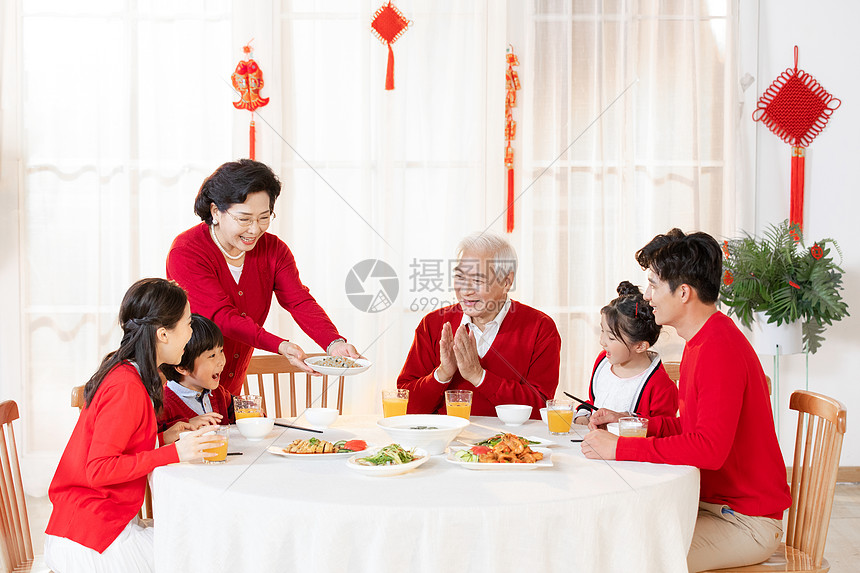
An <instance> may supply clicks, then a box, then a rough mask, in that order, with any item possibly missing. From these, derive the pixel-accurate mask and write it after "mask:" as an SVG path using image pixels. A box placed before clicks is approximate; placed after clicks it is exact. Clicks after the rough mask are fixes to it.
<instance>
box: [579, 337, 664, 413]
mask: <svg viewBox="0 0 860 573" xmlns="http://www.w3.org/2000/svg"><path fill="white" fill-rule="evenodd" d="M648 357H649V358H651V364H649V365H648V368H646V369H645V370H643V371H642V372H640V373H639V374H636V375H635V376H631V377H630V378H619V377H618V376H616V375H615V373H614V372H612V364H610V363H609V360H607V359H606V357H604V358H603V360H601V361H600V364H598V365H597V368H596V369H595V370H594V376H592V378H591V392H592V393H593V394H594V405H595V406H596V407H598V408H608V409H609V410H614V411H616V412H630V413H632V414H635V413H636V406H637V404H639V399H640V398H641V396H642V391H643V390H644V389H645V384H647V383H648V379H649V378H651V375H652V374H653V373H654V371H655V370H657V367H658V366H660V356H659V355H658V354H657V353H656V352H651V351H650V350H649V351H648ZM576 415H577V417H579V416H588V415H589V411H588V410H586V409H584V408H580V409H579V410H577V412H576Z"/></svg>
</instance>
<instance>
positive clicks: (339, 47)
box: [258, 0, 504, 412]
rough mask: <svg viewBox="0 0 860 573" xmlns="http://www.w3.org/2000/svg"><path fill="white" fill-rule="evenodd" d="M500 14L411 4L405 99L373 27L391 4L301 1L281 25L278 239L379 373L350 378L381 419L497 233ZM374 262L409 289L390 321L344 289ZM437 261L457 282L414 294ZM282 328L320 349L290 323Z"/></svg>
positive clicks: (361, 407) (477, 4) (356, 394)
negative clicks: (390, 82)
mask: <svg viewBox="0 0 860 573" xmlns="http://www.w3.org/2000/svg"><path fill="white" fill-rule="evenodd" d="M492 4H493V3H488V2H486V1H461V2H438V1H435V0H425V1H415V2H400V3H399V4H398V5H399V8H400V9H401V10H402V11H403V13H404V15H405V17H406V18H408V19H410V20H412V21H413V22H414V24H413V25H412V26H411V27H410V28H409V29H408V30H407V31H406V33H405V34H404V35H403V36H402V37H401V38H400V39H399V40H398V41H397V42H395V43H394V44H393V50H394V62H395V65H394V80H395V89H394V90H393V91H385V90H384V84H385V71H386V62H387V54H388V50H387V48H386V47H385V46H384V45H383V44H382V43H380V42H379V41H378V40H377V39H376V38H375V37H374V36H373V35H372V34H371V33H370V26H369V23H370V19H369V16H370V15H372V14H373V12H374V10H375V9H376V8H377V7H378V6H379V5H381V2H370V1H366V2H346V3H337V2H334V3H331V2H292V3H289V4H287V3H285V4H284V5H283V6H282V11H281V13H280V14H279V26H278V27H277V28H276V29H275V34H277V35H278V36H279V38H278V39H276V40H275V41H274V42H273V43H275V44H277V45H280V46H282V49H281V50H280V57H281V58H282V61H281V70H282V73H281V77H282V82H283V84H284V96H283V105H282V106H281V107H280V108H278V109H272V110H269V109H267V108H264V109H263V110H261V112H260V115H261V116H262V117H263V118H265V120H266V125H267V128H266V129H265V133H264V134H262V135H261V137H263V138H266V140H267V141H270V142H271V145H272V149H273V156H272V164H273V165H276V166H277V170H278V172H279V173H281V174H283V177H284V184H285V185H284V194H283V195H282V197H281V199H280V200H279V207H278V208H277V211H278V218H277V220H276V222H277V225H278V229H277V233H278V234H279V235H280V236H281V237H282V238H283V239H284V240H286V241H287V243H288V244H289V245H290V248H291V249H292V250H293V253H294V254H295V256H296V259H297V261H298V265H299V269H300V271H301V272H302V275H303V279H304V281H305V283H306V284H307V285H308V286H309V287H310V288H311V292H312V294H314V296H316V297H317V300H319V301H320V303H321V304H322V305H323V307H324V308H325V309H326V310H327V312H328V313H329V314H330V315H331V317H332V319H333V321H334V322H335V324H336V325H337V326H338V328H339V329H340V330H341V332H342V333H343V334H344V335H345V336H347V337H348V338H349V339H350V340H351V341H352V342H354V343H355V345H356V346H357V347H358V349H359V350H360V351H362V352H363V353H364V354H365V355H366V356H367V357H368V358H370V359H371V360H373V362H374V368H373V371H372V374H371V373H369V374H367V375H363V376H361V377H358V378H355V379H349V380H348V383H347V390H346V392H347V397H346V400H345V407H344V409H345V411H347V410H348V411H354V412H355V411H357V412H372V411H377V410H378V411H380V412H381V406H380V398H379V391H380V390H381V389H382V388H391V387H393V386H394V384H395V380H396V377H397V375H398V373H399V371H400V368H401V366H402V365H403V360H404V359H405V356H406V353H407V351H408V349H409V345H410V344H411V342H412V336H413V333H414V329H415V327H416V326H417V323H418V321H419V320H420V318H421V317H422V316H423V314H424V313H426V312H428V311H430V310H432V309H433V308H437V307H438V306H440V305H441V304H442V301H451V300H453V293H452V292H451V291H450V290H449V289H448V286H449V283H448V277H447V262H448V261H449V260H450V259H451V258H452V257H453V255H454V252H453V251H454V248H455V246H456V243H457V242H458V240H459V239H460V238H461V237H462V236H465V235H466V234H468V233H470V232H473V231H479V230H482V229H484V227H485V221H486V210H487V206H486V195H487V181H486V178H485V176H484V174H485V169H486V164H487V158H486V156H487V144H486V139H487V114H488V110H487V100H488V95H487V90H488V87H487V83H488V80H487V73H486V67H487V64H486V62H487V60H488V49H489V48H488V45H489V43H490V42H491V41H495V42H497V43H498V44H499V46H500V49H501V50H502V51H503V49H504V43H503V42H504V30H503V29H500V28H498V27H497V28H496V30H495V31H494V32H491V31H490V30H489V29H488V24H487V22H488V19H489V18H490V17H491V15H494V16H495V14H494V12H493V11H494V10H495V12H502V13H503V12H504V5H503V4H500V3H496V4H497V6H495V7H493V6H492ZM492 33H495V36H493V37H491V36H490V35H491V34H492ZM272 116H275V117H277V118H278V119H277V120H270V119H269V118H270V117H272ZM258 123H259V122H258ZM494 125H495V124H494ZM269 127H271V128H269ZM258 129H259V128H258ZM264 145H268V143H264ZM366 259H379V260H382V261H384V262H386V263H387V264H389V265H390V266H391V267H392V268H393V269H394V270H395V271H396V273H397V276H398V278H399V293H398V297H397V299H396V300H395V302H394V304H393V305H392V306H391V307H389V308H387V309H385V310H383V311H381V312H378V313H365V312H362V311H360V310H358V309H356V308H355V307H354V306H353V305H352V304H351V303H350V302H349V300H348V299H347V296H346V292H345V288H344V283H345V279H346V277H347V273H348V272H349V270H350V268H351V267H352V266H353V265H355V264H356V263H358V262H360V261H362V260H366ZM425 262H427V263H430V264H433V263H439V265H440V266H441V268H442V269H444V270H445V271H446V273H445V276H444V277H443V278H442V282H443V284H442V285H441V286H442V288H440V289H437V290H433V291H432V292H430V291H427V290H422V291H418V287H417V286H413V280H412V279H410V278H409V277H410V275H411V274H414V272H415V271H414V270H412V269H411V268H410V267H413V268H414V267H415V266H416V265H417V266H423V265H424V264H425ZM366 287H367V291H368V292H372V291H374V290H378V284H377V283H373V284H367V285H366ZM433 298H435V299H436V301H435V303H434V301H432V300H431V299H433ZM410 308H411V309H412V310H410ZM273 322H275V324H276V325H277V330H278V331H279V332H284V333H286V334H287V335H289V336H290V338H291V339H292V340H298V341H301V344H302V346H303V347H304V348H305V349H306V350H311V349H314V350H315V349H316V348H315V345H314V344H313V343H312V342H311V341H309V340H308V339H307V337H306V336H304V334H303V333H301V331H300V330H299V329H298V328H297V327H296V326H295V325H294V323H293V322H292V320H291V319H290V317H289V316H288V315H286V313H279V314H278V316H277V319H276V320H275V321H273Z"/></svg>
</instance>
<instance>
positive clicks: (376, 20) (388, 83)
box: [370, 0, 412, 90]
mask: <svg viewBox="0 0 860 573" xmlns="http://www.w3.org/2000/svg"><path fill="white" fill-rule="evenodd" d="M410 25H412V22H411V21H410V20H407V19H406V18H405V17H404V16H403V14H401V13H400V10H398V9H397V8H396V7H395V6H392V5H391V0H389V2H388V4H383V5H382V6H381V7H380V8H379V9H378V10H377V11H376V13H375V14H374V15H373V22H371V23H370V29H371V30H372V31H373V34H374V35H375V36H376V37H377V38H379V41H380V42H382V43H383V44H385V45H387V46H388V67H387V68H386V70H385V89H386V90H393V89H394V50H392V49H391V44H393V43H394V42H396V41H397V40H398V39H399V38H400V36H402V35H403V33H404V32H406V29H407V28H408V27H409V26H410Z"/></svg>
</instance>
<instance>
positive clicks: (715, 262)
mask: <svg viewBox="0 0 860 573" xmlns="http://www.w3.org/2000/svg"><path fill="white" fill-rule="evenodd" d="M636 261H637V262H638V263H639V264H640V265H641V266H642V268H643V269H651V270H652V271H654V273H656V274H657V276H658V277H660V280H663V281H666V282H667V283H669V288H670V289H672V292H675V289H676V288H678V287H679V286H680V285H682V284H686V285H690V286H691V287H693V288H694V289H695V290H696V294H697V295H698V297H699V300H701V301H702V302H703V303H706V304H710V303H714V302H717V297H718V296H719V294H720V281H721V280H722V278H723V253H722V251H721V250H720V245H719V243H717V241H716V239H714V238H713V237H712V236H710V235H708V234H707V233H690V234H689V235H685V234H684V232H683V231H682V230H681V229H677V228H676V229H672V230H671V231H669V232H668V233H666V234H665V235H657V236H656V237H654V238H653V239H651V242H649V243H648V244H647V245H645V246H644V247H642V248H641V249H639V252H637V253H636Z"/></svg>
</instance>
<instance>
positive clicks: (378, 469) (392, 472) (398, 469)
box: [346, 448, 430, 477]
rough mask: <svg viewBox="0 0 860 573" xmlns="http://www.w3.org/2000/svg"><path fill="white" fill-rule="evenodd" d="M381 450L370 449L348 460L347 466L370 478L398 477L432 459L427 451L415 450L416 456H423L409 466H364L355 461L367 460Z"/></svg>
mask: <svg viewBox="0 0 860 573" xmlns="http://www.w3.org/2000/svg"><path fill="white" fill-rule="evenodd" d="M379 449H380V448H368V449H367V450H365V451H363V452H360V453H357V454H354V455H353V456H352V457H351V458H349V459H348V460H346V465H347V466H348V467H350V468H351V469H354V470H355V471H357V472H359V473H363V474H365V475H369V476H376V477H382V476H396V475H400V474H405V473H406V472H411V471H412V470H414V469H415V468H417V467H418V466H420V465H421V464H423V463H424V462H426V461H427V460H429V459H430V456H429V455H428V454H427V452H426V451H425V450H422V449H421V448H413V451H414V453H415V455H416V456H421V457H420V458H418V459H417V460H413V461H411V462H409V463H408V464H398V465H395V466H363V465H361V464H358V463H356V461H355V460H357V459H358V458H366V457H369V456H372V455H373V454H375V453H376V452H377V451H378V450H379Z"/></svg>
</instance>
